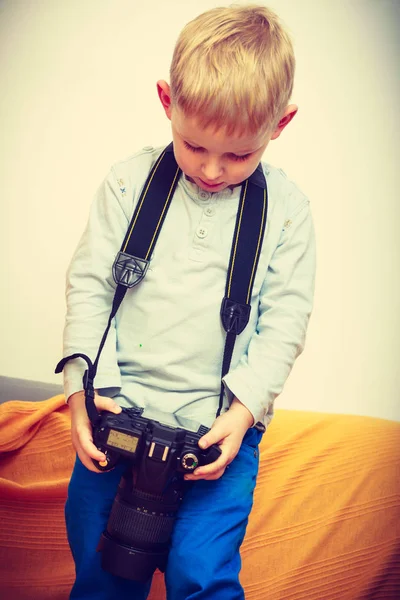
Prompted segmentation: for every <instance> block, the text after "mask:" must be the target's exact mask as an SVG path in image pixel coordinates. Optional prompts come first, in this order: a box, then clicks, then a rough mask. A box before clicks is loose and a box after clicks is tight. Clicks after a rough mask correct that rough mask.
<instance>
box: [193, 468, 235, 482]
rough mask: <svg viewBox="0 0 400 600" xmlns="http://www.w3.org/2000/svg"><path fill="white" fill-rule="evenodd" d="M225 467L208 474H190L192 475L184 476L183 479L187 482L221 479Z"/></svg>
mask: <svg viewBox="0 0 400 600" xmlns="http://www.w3.org/2000/svg"><path fill="white" fill-rule="evenodd" d="M225 470H226V467H224V468H222V469H218V471H213V472H212V473H209V474H205V475H204V474H201V475H198V474H192V475H185V479H186V480H188V481H199V480H200V479H206V480H207V481H213V480H215V479H219V478H220V477H222V475H223V474H224V473H225Z"/></svg>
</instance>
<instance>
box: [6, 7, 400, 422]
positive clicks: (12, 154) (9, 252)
mask: <svg viewBox="0 0 400 600" xmlns="http://www.w3.org/2000/svg"><path fill="white" fill-rule="evenodd" d="M225 4H229V2H225V1H223V0H222V1H218V2H213V1H202V2H194V1H187V0H171V1H170V2H164V1H161V0H157V1H153V3H152V4H150V3H149V4H146V3H139V2H134V0H129V1H128V0H114V1H111V0H110V1H106V0H85V2H81V1H78V0H68V1H65V0H25V1H22V0H3V1H2V2H1V3H0V80H1V84H0V85H1V93H0V111H1V122H2V127H1V135H0V144H1V148H0V193H1V205H0V206H1V208H0V210H1V214H0V250H1V256H2V261H1V269H2V273H1V282H2V294H1V304H0V309H1V313H0V314H1V322H2V345H1V350H0V374H1V375H8V376H11V377H23V378H26V379H38V380H43V381H49V382H50V381H60V378H59V377H58V376H55V375H54V374H53V370H54V365H55V364H56V362H57V360H58V359H59V358H60V356H61V337H62V328H63V318H64V310H65V307H64V278H65V270H66V268H67V265H68V262H69V259H70V256H71V253H72V252H73V249H74V247H75V245H76V243H77V241H78V238H79V235H80V233H81V231H82V229H83V227H84V223H85V219H86V216H87V213H88V209H89V204H90V202H91V198H92V195H93V193H94V191H95V189H96V188H97V186H98V185H99V183H100V181H101V179H102V178H103V176H104V175H105V174H106V172H107V170H108V168H109V166H110V164H111V163H112V162H113V161H116V160H118V159H121V158H124V157H126V156H128V155H129V154H132V153H133V152H135V151H136V150H138V149H140V148H141V147H142V146H145V145H154V146H158V145H161V144H163V143H168V142H169V141H170V129H169V122H168V121H167V119H166V118H165V117H164V115H163V113H162V110H161V106H159V104H158V98H157V94H156V87H155V83H156V81H157V79H158V78H166V79H168V68H169V60H170V56H171V52H172V48H173V45H174V41H175V39H176V37H177V35H178V32H179V31H180V29H181V28H182V26H183V25H184V24H185V23H186V22H187V21H188V20H189V19H191V18H192V17H194V16H196V15H197V14H198V13H199V12H201V11H202V10H206V9H208V8H211V7H213V6H218V5H225ZM268 5H269V6H270V7H272V8H275V9H276V10H277V11H278V12H279V14H280V15H281V17H282V18H283V20H284V21H285V22H286V24H287V25H288V26H289V28H290V30H291V32H292V35H293V38H294V43H295V48H296V52H297V60H298V69H297V79H296V87H295V90H294V95H293V102H295V103H297V104H298V105H299V107H300V110H299V113H298V115H297V116H296V118H295V120H294V121H293V123H292V124H291V125H290V127H289V128H288V129H287V130H286V131H285V132H284V134H283V135H282V136H281V138H279V139H278V140H277V141H275V142H272V143H271V145H270V147H269V148H268V150H267V153H266V155H265V159H266V160H268V161H269V162H271V163H272V164H274V165H276V166H279V167H281V168H283V169H284V170H285V171H286V172H287V173H288V175H289V176H290V178H292V179H294V180H295V181H296V182H297V183H298V185H299V186H300V187H301V188H302V189H303V191H304V192H305V193H306V194H307V195H309V197H310V198H311V201H312V207H313V214H314V219H315V225H316V230H317V238H318V277H317V289H316V297H315V310H314V314H313V317H312V321H311V324H310V328H309V335H308V343H307V346H306V350H305V352H304V354H303V356H302V357H301V358H300V359H299V360H298V362H297V364H296V366H295V368H294V370H293V373H292V375H291V377H290V378H289V381H288V383H287V386H286V389H285V391H284V393H283V394H282V396H281V398H280V400H279V402H277V406H278V407H287V408H297V409H309V410H318V411H330V412H346V413H348V412H354V413H360V414H367V415H377V416H382V417H385V418H394V419H400V409H399V402H400V394H399V391H400V385H399V383H400V382H399V378H400V376H399V372H400V369H399V355H400V352H399V346H400V343H399V336H400V318H399V314H400V302H399V295H400V294H399V280H398V278H399V272H400V265H399V262H400V251H399V250H400V248H399V222H400V219H399V216H400V210H399V202H398V200H399V193H398V190H397V185H396V186H395V184H397V179H398V177H397V176H398V170H399V165H400V160H399V143H398V140H399V119H398V115H397V111H396V109H397V106H396V105H395V103H397V102H398V98H399V79H398V77H397V76H396V72H397V67H398V58H399V42H398V22H399V4H398V2H396V0H393V1H392V2H391V1H381V2H371V1H369V0H364V1H363V0H358V1H357V0H355V1H350V0H348V1H345V0H342V1H335V2H333V1H332V0H329V1H328V0H323V1H321V0H319V1H318V2H315V1H314V0H298V1H297V0H274V1H271V2H269V3H268Z"/></svg>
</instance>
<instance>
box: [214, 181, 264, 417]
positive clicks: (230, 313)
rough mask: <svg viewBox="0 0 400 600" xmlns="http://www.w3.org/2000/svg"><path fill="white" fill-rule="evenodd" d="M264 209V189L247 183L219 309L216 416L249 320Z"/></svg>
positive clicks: (220, 407) (219, 411) (244, 186)
mask: <svg viewBox="0 0 400 600" xmlns="http://www.w3.org/2000/svg"><path fill="white" fill-rule="evenodd" d="M267 210H268V194H267V188H264V189H263V188H261V187H259V186H257V185H255V184H254V183H252V182H251V181H250V180H246V182H245V183H244V185H243V186H242V193H241V196H240V202H239V208H238V214H237V218H236V227H235V232H234V234H233V242H232V249H231V257H230V262H229V268H228V276H227V279H226V288H225V297H224V299H223V300H222V306H221V320H222V324H223V327H224V329H225V331H226V341H225V349H224V356H223V360H222V372H221V390H220V396H219V406H218V411H217V417H218V416H219V415H220V413H221V409H222V404H223V395H224V386H223V383H222V378H223V377H224V376H225V375H226V374H227V373H228V371H229V366H230V364H231V359H232V354H233V349H234V346H235V341H236V336H237V335H239V333H241V332H242V331H243V330H244V328H245V327H246V325H247V323H248V322H249V318H250V310H251V292H252V289H253V283H254V277H255V274H256V271H257V265H258V260H259V257H260V253H261V247H262V241H263V238H264V231H265V224H266V220H267Z"/></svg>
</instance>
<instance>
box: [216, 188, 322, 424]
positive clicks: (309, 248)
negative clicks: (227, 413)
mask: <svg viewBox="0 0 400 600" xmlns="http://www.w3.org/2000/svg"><path fill="white" fill-rule="evenodd" d="M315 269H316V252H315V233H314V226H313V220H312V216H311V212H310V208H309V200H308V199H304V200H303V201H302V203H301V204H300V206H299V207H297V208H296V209H295V210H294V212H293V214H292V215H290V216H289V218H288V219H287V220H286V222H285V226H284V228H283V231H282V234H281V237H280V240H279V244H278V246H277V247H276V250H275V251H274V253H273V255H272V259H271V261H270V264H269V267H268V271H267V274H266V277H265V280H264V283H263V285H262V288H261V292H260V299H259V315H258V323H257V327H256V331H255V333H254V335H253V336H252V338H251V340H250V343H249V346H248V350H247V353H246V354H245V355H243V356H242V358H241V359H240V361H239V363H238V365H237V367H236V368H234V369H232V370H231V371H229V373H228V374H227V375H226V376H225V377H224V379H223V382H224V386H225V391H226V393H227V396H228V400H229V401H231V400H232V398H233V396H236V397H237V398H238V399H239V400H240V402H242V403H243V404H244V405H245V406H246V407H247V408H248V409H249V411H250V412H251V413H252V415H253V418H254V424H253V425H255V424H256V423H257V422H261V423H265V422H267V423H268V422H269V421H270V420H271V417H272V414H273V403H274V400H275V398H276V397H277V396H278V395H279V394H280V393H281V391H282V389H283V386H284V384H285V382H286V380H287V378H288V376H289V374H290V371H291V369H292V367H293V364H294V362H295V360H296V358H297V357H298V356H299V355H300V354H301V352H302V351H303V349H304V344H305V337H306V331H307V326H308V321H309V318H310V314H311V310H312V305H313V296H314V283H315Z"/></svg>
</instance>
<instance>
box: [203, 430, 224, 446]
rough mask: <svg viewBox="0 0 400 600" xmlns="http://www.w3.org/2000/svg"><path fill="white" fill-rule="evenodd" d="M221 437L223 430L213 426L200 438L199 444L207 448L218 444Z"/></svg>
mask: <svg viewBox="0 0 400 600" xmlns="http://www.w3.org/2000/svg"><path fill="white" fill-rule="evenodd" d="M221 438H222V436H221V432H220V431H219V428H218V427H212V428H211V429H210V431H209V432H208V433H206V434H205V435H203V437H202V438H200V439H199V446H200V448H202V449H203V450H205V449H206V448H208V447H209V446H212V445H213V444H217V443H218V442H219V441H221Z"/></svg>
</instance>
